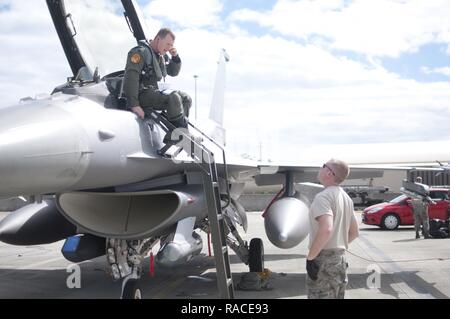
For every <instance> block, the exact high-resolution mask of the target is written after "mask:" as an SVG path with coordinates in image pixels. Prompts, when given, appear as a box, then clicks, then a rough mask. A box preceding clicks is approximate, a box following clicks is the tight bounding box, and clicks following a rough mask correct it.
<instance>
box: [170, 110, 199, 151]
mask: <svg viewBox="0 0 450 319" xmlns="http://www.w3.org/2000/svg"><path fill="white" fill-rule="evenodd" d="M170 123H172V124H173V126H175V127H176V128H181V129H184V130H183V133H184V134H186V135H189V136H190V137H191V138H192V139H193V140H194V141H195V142H197V143H199V144H200V143H201V142H203V139H202V138H201V137H198V136H194V135H192V134H191V132H189V130H188V121H187V119H186V117H184V116H182V117H180V118H179V119H177V120H172V121H170ZM182 139H183V135H181V134H177V133H175V132H174V131H170V132H167V134H166V135H165V136H164V139H163V142H164V143H165V144H168V143H172V144H176V143H178V142H180V141H181V140H182Z"/></svg>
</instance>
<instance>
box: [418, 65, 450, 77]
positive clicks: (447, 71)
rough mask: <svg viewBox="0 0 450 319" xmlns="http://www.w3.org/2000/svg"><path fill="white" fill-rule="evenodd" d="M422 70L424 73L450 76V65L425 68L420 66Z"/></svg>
mask: <svg viewBox="0 0 450 319" xmlns="http://www.w3.org/2000/svg"><path fill="white" fill-rule="evenodd" d="M421 69H422V72H423V73H425V74H441V75H445V76H448V77H450V67H443V68H427V67H422V68H421Z"/></svg>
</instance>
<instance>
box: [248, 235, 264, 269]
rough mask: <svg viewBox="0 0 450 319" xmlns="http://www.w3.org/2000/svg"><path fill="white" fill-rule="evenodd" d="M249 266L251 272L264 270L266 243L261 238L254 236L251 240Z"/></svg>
mask: <svg viewBox="0 0 450 319" xmlns="http://www.w3.org/2000/svg"><path fill="white" fill-rule="evenodd" d="M248 267H249V268H250V272H263V271H264V244H263V241H262V239H261V238H253V239H252V240H251V241H250V246H249V252H248Z"/></svg>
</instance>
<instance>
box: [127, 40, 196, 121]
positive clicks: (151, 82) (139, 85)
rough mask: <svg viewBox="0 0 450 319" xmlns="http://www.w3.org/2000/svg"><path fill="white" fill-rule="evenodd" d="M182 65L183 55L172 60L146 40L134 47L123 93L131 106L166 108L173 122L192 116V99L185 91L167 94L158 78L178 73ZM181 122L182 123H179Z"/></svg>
mask: <svg viewBox="0 0 450 319" xmlns="http://www.w3.org/2000/svg"><path fill="white" fill-rule="evenodd" d="M180 69H181V60H180V58H179V56H175V57H172V58H171V59H170V60H169V59H168V57H167V55H165V56H162V55H160V54H158V53H156V52H155V51H154V50H153V49H152V48H151V47H150V46H149V45H147V43H146V42H145V41H140V42H139V46H137V47H134V48H133V49H131V50H130V52H129V53H128V57H127V64H126V66H125V75H124V83H123V93H124V95H125V97H126V99H127V108H128V109H131V108H132V107H134V106H138V105H139V106H141V107H142V108H144V110H145V108H148V107H151V108H153V109H155V110H166V111H167V117H168V119H169V121H171V122H179V121H180V120H182V119H184V116H186V117H188V116H189V108H190V107H191V104H192V100H191V98H190V97H189V95H187V94H186V93H184V92H181V91H174V92H172V93H170V94H163V93H161V92H160V91H159V89H158V82H159V81H161V80H162V79H165V77H166V76H167V75H170V76H177V75H178V73H179V72H180ZM176 126H178V125H176Z"/></svg>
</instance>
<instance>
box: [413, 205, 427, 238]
mask: <svg viewBox="0 0 450 319" xmlns="http://www.w3.org/2000/svg"><path fill="white" fill-rule="evenodd" d="M413 211H414V229H415V230H416V234H419V230H420V225H422V226H423V229H422V234H423V235H427V236H428V235H429V234H430V221H429V219H428V218H429V217H428V208H416V207H414V210H413Z"/></svg>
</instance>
